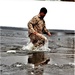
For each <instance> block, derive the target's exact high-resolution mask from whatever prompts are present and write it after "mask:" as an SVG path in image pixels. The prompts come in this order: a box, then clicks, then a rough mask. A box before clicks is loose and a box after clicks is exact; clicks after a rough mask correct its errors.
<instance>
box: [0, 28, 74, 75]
mask: <svg viewBox="0 0 75 75" xmlns="http://www.w3.org/2000/svg"><path fill="white" fill-rule="evenodd" d="M52 32H53V31H52ZM53 33H54V34H52V36H51V37H50V38H49V37H48V40H49V46H48V47H49V48H50V49H51V51H50V52H47V53H45V56H46V57H48V58H50V61H49V62H48V64H46V65H42V66H38V67H35V68H34V65H33V64H28V57H29V56H30V55H31V54H28V52H27V51H26V52H25V51H21V50H20V48H21V47H22V46H23V45H26V44H27V43H28V42H29V38H28V36H27V31H25V30H22V29H21V30H20V29H13V28H12V29H10V28H3V29H2V28H1V30H0V38H1V41H0V75H74V67H75V63H74V51H75V49H74V48H75V45H74V43H75V41H74V40H75V37H74V34H71V33H70V34H66V32H64V31H62V32H61V31H57V32H56V31H54V32H53ZM9 49H14V50H16V53H9V54H8V53H7V51H8V50H9Z"/></svg>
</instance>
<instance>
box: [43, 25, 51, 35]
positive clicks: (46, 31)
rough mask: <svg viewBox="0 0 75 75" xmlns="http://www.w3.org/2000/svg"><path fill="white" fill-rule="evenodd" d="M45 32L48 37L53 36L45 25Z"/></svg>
mask: <svg viewBox="0 0 75 75" xmlns="http://www.w3.org/2000/svg"><path fill="white" fill-rule="evenodd" d="M43 32H44V33H45V34H47V35H48V36H51V33H50V32H49V31H48V30H47V29H46V26H45V25H44V28H43Z"/></svg>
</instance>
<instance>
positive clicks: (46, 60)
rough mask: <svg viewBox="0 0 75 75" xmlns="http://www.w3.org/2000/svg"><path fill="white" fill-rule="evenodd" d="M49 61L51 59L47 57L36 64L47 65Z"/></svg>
mask: <svg viewBox="0 0 75 75" xmlns="http://www.w3.org/2000/svg"><path fill="white" fill-rule="evenodd" d="M49 61H50V59H49V58H47V59H45V60H43V61H42V62H39V63H36V64H35V66H38V65H46V64H48V62H49Z"/></svg>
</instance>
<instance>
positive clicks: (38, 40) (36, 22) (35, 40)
mask: <svg viewBox="0 0 75 75" xmlns="http://www.w3.org/2000/svg"><path fill="white" fill-rule="evenodd" d="M46 13H47V9H46V8H45V7H42V8H41V9H40V12H39V14H38V15H36V16H34V17H33V18H32V19H31V20H30V21H29V22H28V34H29V38H30V41H31V42H32V44H33V45H34V47H42V46H43V45H44V44H45V43H46V41H47V38H46V37H45V36H44V35H43V34H47V35H48V36H50V35H51V33H50V32H49V31H48V30H47V29H46V26H45V21H44V17H45V15H46ZM33 57H34V58H33V62H34V64H38V63H39V62H42V61H44V60H45V57H44V52H40V53H35V54H33ZM38 60H39V61H38Z"/></svg>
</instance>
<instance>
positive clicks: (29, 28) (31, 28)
mask: <svg viewBox="0 0 75 75" xmlns="http://www.w3.org/2000/svg"><path fill="white" fill-rule="evenodd" d="M36 22H37V20H36V18H35V17H33V18H32V19H31V20H30V21H29V22H28V30H29V32H30V33H35V30H34V28H33V25H35V24H36Z"/></svg>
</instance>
